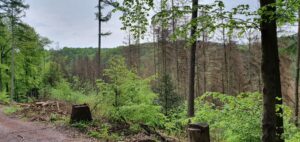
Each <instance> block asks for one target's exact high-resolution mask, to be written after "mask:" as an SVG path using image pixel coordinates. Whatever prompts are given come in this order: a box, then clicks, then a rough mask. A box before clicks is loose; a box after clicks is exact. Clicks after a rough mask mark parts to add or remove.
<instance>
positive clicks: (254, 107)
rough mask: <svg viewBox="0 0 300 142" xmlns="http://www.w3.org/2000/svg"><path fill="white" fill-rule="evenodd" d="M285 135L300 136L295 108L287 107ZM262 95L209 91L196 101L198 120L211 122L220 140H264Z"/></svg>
mask: <svg viewBox="0 0 300 142" xmlns="http://www.w3.org/2000/svg"><path fill="white" fill-rule="evenodd" d="M283 108H284V120H285V122H284V123H285V124H284V126H285V134H284V137H285V139H286V140H287V141H291V142H294V141H295V140H296V139H297V138H298V137H299V132H300V131H299V129H298V128H296V127H295V125H294V124H293V123H291V122H292V121H291V120H292V119H291V118H292V111H291V110H290V109H289V108H288V107H287V106H284V107H283ZM261 114H262V95H261V94H259V93H242V94H239V95H238V96H229V95H224V94H220V93H206V94H204V95H203V96H201V97H199V98H197V100H196V116H195V118H193V121H194V122H207V123H208V124H209V126H210V129H211V135H212V138H214V140H216V141H228V142H240V141H252V142H256V141H257V142H259V141H261V135H262V132H261V120H262V115H261Z"/></svg>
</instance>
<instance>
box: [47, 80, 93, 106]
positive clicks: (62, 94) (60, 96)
mask: <svg viewBox="0 0 300 142" xmlns="http://www.w3.org/2000/svg"><path fill="white" fill-rule="evenodd" d="M50 94H51V95H50V98H53V99H57V100H64V101H67V102H70V103H77V104H80V103H86V100H87V98H88V96H85V95H83V94H82V93H81V92H78V91H74V90H73V89H72V88H71V87H70V83H68V82H66V81H65V80H62V81H61V82H59V83H58V84H57V85H56V86H55V87H54V88H52V89H51V90H50Z"/></svg>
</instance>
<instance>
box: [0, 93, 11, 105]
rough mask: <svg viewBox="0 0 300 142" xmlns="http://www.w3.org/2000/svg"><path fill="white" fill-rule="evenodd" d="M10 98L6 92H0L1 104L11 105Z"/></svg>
mask: <svg viewBox="0 0 300 142" xmlns="http://www.w3.org/2000/svg"><path fill="white" fill-rule="evenodd" d="M9 102H10V97H9V96H8V95H7V93H6V92H0V104H9Z"/></svg>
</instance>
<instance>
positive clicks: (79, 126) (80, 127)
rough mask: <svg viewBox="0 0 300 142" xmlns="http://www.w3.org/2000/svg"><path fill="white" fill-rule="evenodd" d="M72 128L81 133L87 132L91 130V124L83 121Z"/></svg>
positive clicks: (74, 124)
mask: <svg viewBox="0 0 300 142" xmlns="http://www.w3.org/2000/svg"><path fill="white" fill-rule="evenodd" d="M71 126H72V127H75V128H77V129H78V130H80V131H81V132H86V131H87V130H88V128H89V122H83V121H82V122H77V123H73V124H71Z"/></svg>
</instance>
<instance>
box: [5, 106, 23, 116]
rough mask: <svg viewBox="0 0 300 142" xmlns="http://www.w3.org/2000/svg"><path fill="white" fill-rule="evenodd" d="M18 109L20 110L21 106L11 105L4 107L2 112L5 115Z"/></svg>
mask: <svg viewBox="0 0 300 142" xmlns="http://www.w3.org/2000/svg"><path fill="white" fill-rule="evenodd" d="M20 110H21V108H20V107H19V106H17V105H11V106H7V107H4V109H3V112H4V113H5V114H7V115H11V114H13V113H15V112H17V111H20Z"/></svg>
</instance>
